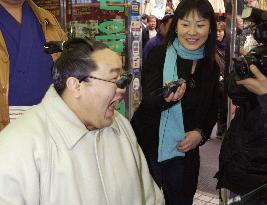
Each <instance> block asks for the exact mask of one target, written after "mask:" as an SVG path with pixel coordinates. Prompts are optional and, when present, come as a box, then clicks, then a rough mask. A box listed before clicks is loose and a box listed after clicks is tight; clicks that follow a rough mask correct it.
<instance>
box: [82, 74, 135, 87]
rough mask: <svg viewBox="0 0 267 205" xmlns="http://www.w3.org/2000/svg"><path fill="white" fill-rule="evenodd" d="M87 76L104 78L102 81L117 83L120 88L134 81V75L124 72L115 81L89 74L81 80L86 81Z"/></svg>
mask: <svg viewBox="0 0 267 205" xmlns="http://www.w3.org/2000/svg"><path fill="white" fill-rule="evenodd" d="M87 78H92V79H96V80H102V81H105V82H109V83H114V84H116V86H117V87H118V88H120V89H124V88H126V87H127V86H128V85H130V83H131V82H132V78H133V76H132V74H130V73H123V74H122V75H121V77H120V78H119V80H117V81H115V82H114V81H111V80H106V79H102V78H97V77H94V76H91V75H88V76H85V77H83V78H82V79H81V80H79V82H82V81H86V79H87Z"/></svg>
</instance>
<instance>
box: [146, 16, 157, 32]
mask: <svg viewBox="0 0 267 205" xmlns="http://www.w3.org/2000/svg"><path fill="white" fill-rule="evenodd" d="M156 27H157V18H156V16H154V15H150V16H148V17H147V28H148V29H149V30H155V29H156Z"/></svg>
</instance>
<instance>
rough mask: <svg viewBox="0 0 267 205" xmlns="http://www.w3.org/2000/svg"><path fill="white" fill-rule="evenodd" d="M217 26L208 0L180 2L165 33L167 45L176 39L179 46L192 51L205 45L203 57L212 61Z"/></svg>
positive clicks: (184, 0) (183, 0)
mask: <svg viewBox="0 0 267 205" xmlns="http://www.w3.org/2000/svg"><path fill="white" fill-rule="evenodd" d="M216 27H217V25H216V18H215V13H214V10H213V8H212V5H211V4H210V2H209V1H208V0H182V1H181V2H180V3H179V4H178V6H177V8H176V10H175V12H174V16H173V20H172V23H171V26H170V29H169V32H168V33H167V38H166V40H167V42H166V43H167V45H168V46H169V45H171V44H172V43H173V41H174V40H175V39H176V38H177V37H178V40H179V42H180V44H181V45H182V46H183V47H184V48H185V49H188V50H191V51H194V50H197V49H199V48H200V47H202V46H203V45H204V44H205V48H204V56H205V57H206V58H208V59H211V60H212V61H213V60H214V55H215V49H216V36H217V34H216V33H217V28H216Z"/></svg>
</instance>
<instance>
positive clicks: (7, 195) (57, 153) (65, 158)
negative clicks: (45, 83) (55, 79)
mask: <svg viewBox="0 0 267 205" xmlns="http://www.w3.org/2000/svg"><path fill="white" fill-rule="evenodd" d="M0 204H1V205H2V204H3V205H163V204H164V199H163V195H162V193H161V191H160V190H159V188H158V187H157V185H156V184H155V182H154V181H153V180H152V178H151V176H150V174H149V171H148V167H147V163H146V160H145V158H144V155H143V153H142V151H141V149H140V147H139V145H138V144H137V141H136V138H135V134H134V132H133V130H132V128H131V126H130V124H129V122H128V120H127V119H125V118H124V117H123V116H122V115H120V114H119V113H117V112H116V113H115V117H114V122H113V124H112V125H111V126H109V127H106V128H103V129H100V130H95V131H88V130H87V129H86V127H85V126H84V124H82V123H81V121H80V120H79V119H78V118H77V117H76V115H75V114H74V113H73V112H72V111H71V110H70V109H69V107H68V106H67V105H66V104H65V103H64V101H63V100H62V99H61V98H60V97H59V96H58V94H57V93H56V91H55V89H54V87H50V89H49V90H48V92H47V94H46V96H45V98H44V99H43V101H42V102H41V104H39V105H37V106H34V107H33V108H32V109H31V110H29V111H27V112H26V113H25V114H24V115H23V116H22V117H20V118H19V119H17V120H15V121H14V122H12V123H10V124H9V125H8V126H7V127H6V128H5V129H4V130H2V132H0Z"/></svg>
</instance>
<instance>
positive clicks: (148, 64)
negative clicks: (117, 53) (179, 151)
mask: <svg viewBox="0 0 267 205" xmlns="http://www.w3.org/2000/svg"><path fill="white" fill-rule="evenodd" d="M165 53H166V49H165V48H164V47H163V46H161V45H159V46H156V47H154V48H153V49H152V50H151V51H150V53H149V55H148V57H147V59H146V61H145V63H144V68H143V70H142V79H141V84H142V97H143V99H142V102H141V104H140V106H139V108H138V109H137V111H136V112H135V113H134V116H133V118H132V120H131V123H132V126H133V128H134V130H135V133H136V136H137V139H138V142H139V144H140V145H141V147H142V149H143V151H144V153H145V155H149V156H154V157H155V158H157V152H158V144H159V142H158V141H159V124H160V116H161V112H162V111H163V110H166V109H168V108H169V107H171V106H172V105H174V104H175V102H172V103H167V102H165V100H164V99H163V97H162V96H161V95H156V94H155V93H157V92H155V91H156V90H157V89H159V88H161V87H162V85H163V65H164V60H165ZM191 66H192V61H191V60H184V59H181V58H180V57H179V56H178V59H177V67H178V69H177V70H178V76H179V77H183V78H184V79H185V80H187V89H186V92H185V94H184V96H183V98H182V109H183V118H184V127H185V131H191V130H194V129H195V128H199V129H202V130H203V133H204V135H205V139H204V141H205V140H207V139H208V137H209V136H210V134H211V131H212V128H213V126H214V124H215V122H216V116H217V93H218V91H217V90H218V78H219V69H218V67H216V68H214V67H213V66H211V67H213V68H211V67H209V66H207V62H206V60H205V59H202V60H200V61H199V62H198V64H197V67H196V71H195V74H194V75H193V76H192V75H191V74H190V71H191ZM192 79H193V80H194V81H195V87H194V88H190V83H192V82H191V81H192ZM199 161H200V160H199V149H198V147H197V148H196V149H194V150H191V151H189V152H187V153H186V165H185V167H186V168H185V169H186V170H185V180H184V186H185V195H186V196H189V197H192V196H193V195H194V193H195V191H196V188H197V181H198V173H199Z"/></svg>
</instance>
